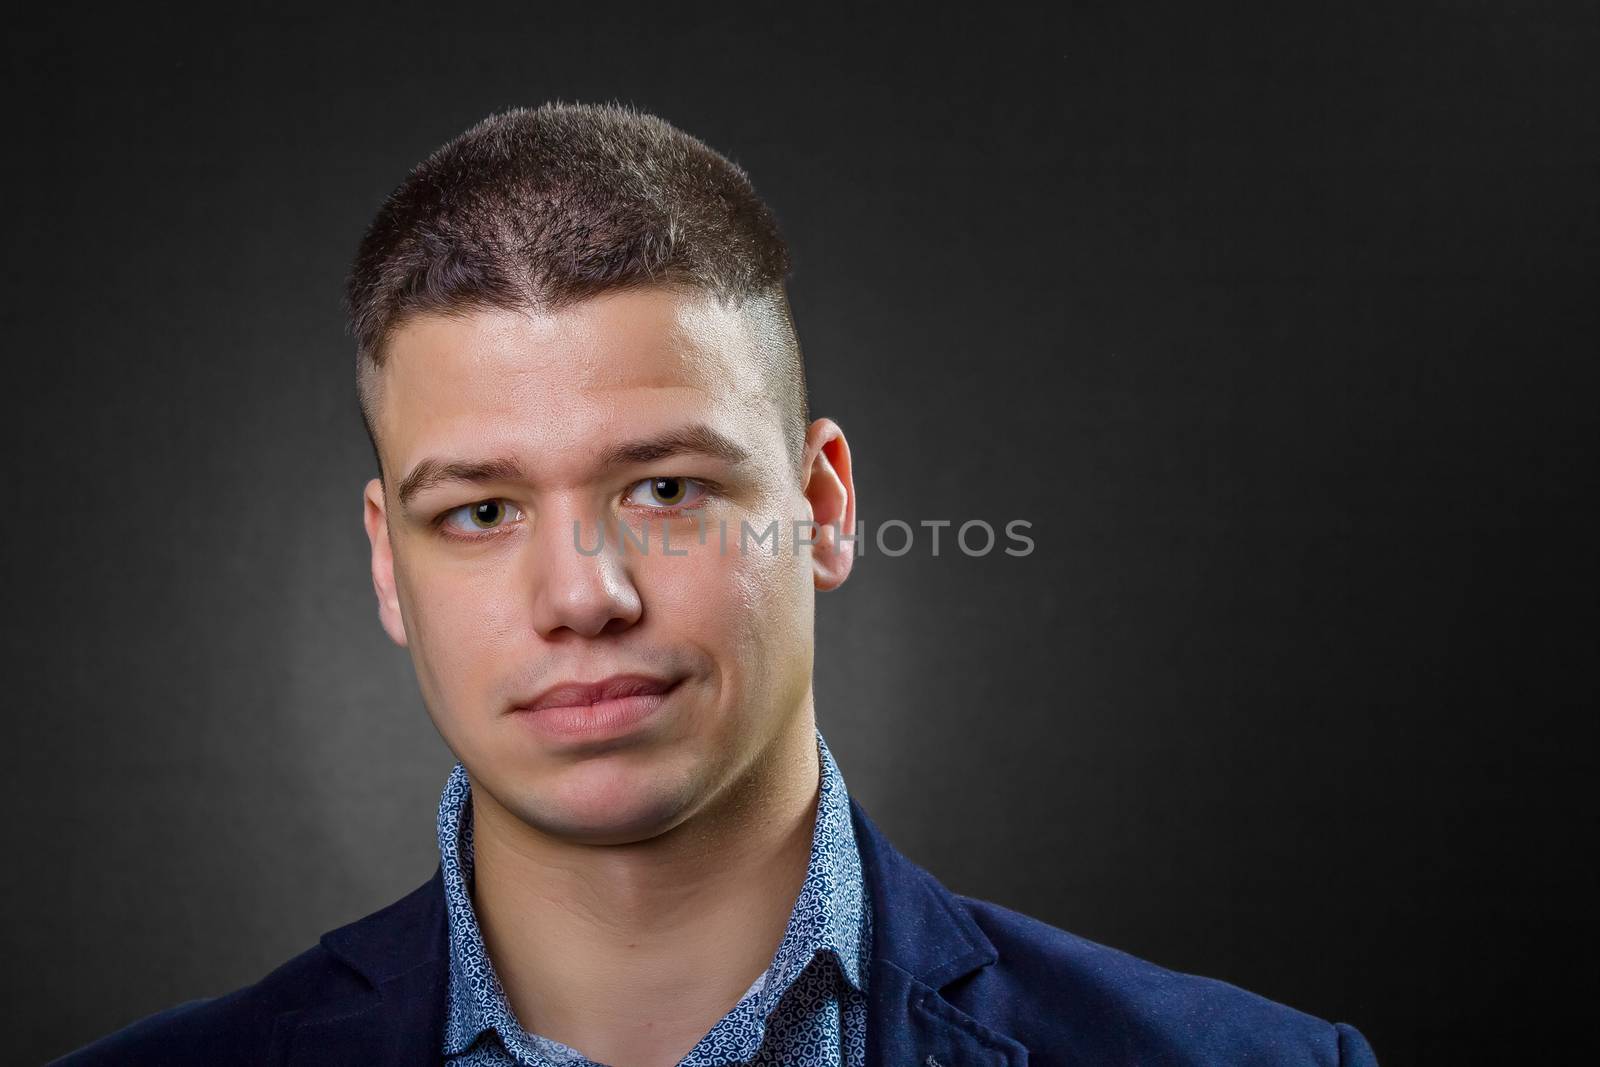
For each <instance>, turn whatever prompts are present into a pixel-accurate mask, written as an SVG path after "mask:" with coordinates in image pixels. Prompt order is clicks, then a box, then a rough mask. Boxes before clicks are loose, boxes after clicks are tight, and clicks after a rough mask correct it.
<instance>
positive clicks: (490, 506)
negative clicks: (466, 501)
mask: <svg viewBox="0 0 1600 1067" xmlns="http://www.w3.org/2000/svg"><path fill="white" fill-rule="evenodd" d="M505 510H506V509H505V508H504V507H503V506H501V504H500V501H498V500H485V501H482V502H481V503H477V504H474V505H472V508H471V511H470V512H469V513H470V514H471V516H472V522H473V525H475V526H477V527H478V528H479V529H483V530H491V529H493V528H494V527H495V526H497V525H498V524H499V521H500V519H501V518H502V517H504V515H505Z"/></svg>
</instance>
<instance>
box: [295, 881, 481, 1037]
mask: <svg viewBox="0 0 1600 1067" xmlns="http://www.w3.org/2000/svg"><path fill="white" fill-rule="evenodd" d="M448 937H449V935H448V927H447V923H446V918H445V907H444V883H443V878H442V874H441V872H439V871H437V870H436V871H435V872H434V875H433V878H431V879H430V880H429V881H428V882H427V883H426V884H424V885H423V886H422V887H421V888H419V889H417V890H415V891H413V892H412V893H411V894H409V895H408V896H406V897H403V898H401V899H400V900H398V901H396V902H395V903H393V904H391V905H389V906H388V907H387V908H384V909H383V910H382V911H379V912H376V913H374V914H372V915H369V916H367V917H366V918H364V919H360V920H358V921H356V922H353V923H351V924H349V925H348V926H343V927H340V928H339V929H337V930H333V931H330V932H329V933H327V934H324V935H323V937H322V945H323V947H324V948H326V949H327V950H328V951H329V952H331V953H332V954H333V955H334V956H336V957H338V958H339V959H340V960H341V961H342V962H343V963H345V964H346V965H348V966H349V967H351V968H353V969H354V970H355V971H356V972H357V973H358V974H360V975H361V976H362V978H364V979H365V980H366V982H367V984H368V986H369V988H368V989H367V990H365V991H364V993H363V994H362V995H359V996H357V997H355V998H353V999H350V998H345V999H339V1000H335V1001H333V1002H331V1003H327V1004H323V1005H319V1006H317V1007H315V1008H310V1009H306V1010H304V1011H296V1012H289V1013H287V1014H285V1015H282V1016H280V1017H279V1018H278V1020H277V1023H276V1025H275V1028H274V1030H273V1039H272V1054H271V1055H270V1056H269V1057H268V1062H270V1063H274V1064H283V1065H285V1067H287V1065H293V1067H309V1065H318V1064H330V1065H331V1064H352V1063H362V1064H393V1065H403V1067H410V1065H415V1067H422V1065H424V1064H428V1065H436V1064H437V1063H438V1062H439V1057H440V1050H441V1048H442V1045H443V1041H444V1014H445V999H446V986H447V983H448V981H449V973H450V972H449V962H448V955H447V953H448Z"/></svg>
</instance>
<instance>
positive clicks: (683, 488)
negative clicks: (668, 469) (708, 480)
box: [650, 478, 689, 508]
mask: <svg viewBox="0 0 1600 1067" xmlns="http://www.w3.org/2000/svg"><path fill="white" fill-rule="evenodd" d="M688 493H689V486H688V483H687V481H686V480H685V479H683V478H652V479H650V497H651V499H653V500H654V501H655V502H656V503H657V504H661V505H663V506H664V507H669V508H670V507H674V506H675V505H677V504H678V503H680V502H681V501H682V500H683V498H684V497H685V496H687V495H688Z"/></svg>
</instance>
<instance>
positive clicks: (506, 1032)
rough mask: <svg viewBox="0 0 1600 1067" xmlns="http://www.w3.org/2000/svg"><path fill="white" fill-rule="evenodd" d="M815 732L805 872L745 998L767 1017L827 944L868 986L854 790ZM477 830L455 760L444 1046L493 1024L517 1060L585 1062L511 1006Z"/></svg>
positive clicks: (442, 854)
mask: <svg viewBox="0 0 1600 1067" xmlns="http://www.w3.org/2000/svg"><path fill="white" fill-rule="evenodd" d="M816 738H817V755H818V760H819V763H820V764H821V775H820V788H819V791H818V798H817V812H816V822H815V828H814V829H813V831H812V835H811V855H810V859H809V861H808V863H807V866H806V875H805V880H804V881H803V882H802V883H801V886H800V893H799V896H798V897H797V898H796V900H795V905H794V909H793V911H791V912H790V915H789V923H788V926H787V927H786V928H785V930H784V934H783V939H782V941H781V942H780V943H779V945H778V950H777V952H776V953H775V954H774V955H773V959H772V964H771V966H770V967H769V968H768V969H767V971H766V973H765V974H763V975H762V976H761V977H759V978H757V979H756V981H755V984H754V985H752V986H751V987H750V990H749V991H748V992H746V993H745V998H748V997H750V996H751V995H752V994H754V995H755V996H756V997H757V1001H756V1004H755V1007H756V1012H757V1015H758V1016H759V1017H760V1018H762V1019H765V1018H767V1017H768V1016H770V1015H771V1013H772V1012H773V1011H774V1010H775V1009H776V1008H777V1006H778V1002H779V1000H780V999H781V998H782V996H783V994H784V992H785V991H787V990H788V988H789V987H790V985H792V984H793V982H794V980H795V979H796V978H798V977H799V976H800V974H801V972H803V971H804V970H805V968H806V967H807V966H808V965H809V964H810V963H811V961H812V959H813V958H815V957H816V955H817V954H818V953H819V952H824V951H826V952H828V953H830V954H831V955H832V956H833V957H834V959H835V961H836V963H837V965H838V967H839V970H840V973H841V974H842V975H843V976H844V978H845V980H846V981H848V982H849V983H850V985H851V986H853V987H854V988H855V989H857V990H858V991H865V988H866V986H865V980H866V973H867V953H868V952H870V951H871V945H872V936H871V926H870V923H871V904H870V901H869V900H868V899H867V895H866V893H867V890H866V884H865V882H864V880H863V878H862V870H861V855H860V852H859V850H858V848H857V845H856V837H855V828H854V826H853V824H852V822H851V818H850V797H849V794H848V792H847V791H846V789H845V784H844V777H843V775H841V774H840V772H839V767H838V764H837V763H836V762H835V761H834V758H833V753H832V752H830V751H829V749H828V744H827V742H826V741H825V740H823V737H822V732H821V731H820V730H818V731H817V734H816ZM472 829H473V821H472V787H471V781H470V779H469V778H468V776H467V771H466V768H465V767H464V766H462V765H461V764H460V763H457V764H456V765H455V767H454V768H453V769H452V770H451V772H450V777H449V779H448V780H447V781H446V782H445V787H444V792H443V793H442V794H441V796H440V798H439V820H438V834H439V858H440V868H441V872H442V874H443V881H444V896H445V909H446V912H447V913H448V918H449V932H450V979H449V994H448V1005H447V1006H448V1013H447V1020H446V1025H445V1048H444V1053H445V1055H446V1056H453V1055H456V1054H458V1053H460V1052H464V1051H465V1050H466V1049H468V1048H470V1047H471V1046H472V1045H473V1044H474V1043H475V1042H476V1041H477V1040H478V1039H479V1038H480V1037H481V1036H482V1035H483V1034H484V1033H485V1032H486V1031H488V1030H494V1031H495V1032H496V1033H497V1034H499V1036H500V1040H501V1041H502V1042H503V1043H504V1044H505V1046H506V1048H507V1050H508V1051H509V1052H511V1053H512V1055H513V1056H515V1057H516V1058H518V1059H519V1060H523V1061H544V1062H554V1063H562V1062H583V1061H582V1057H581V1056H579V1055H578V1054H577V1053H576V1052H575V1051H574V1050H573V1049H571V1048H569V1047H568V1046H566V1045H563V1044H560V1043H559V1042H556V1041H551V1040H549V1039H547V1038H542V1037H539V1036H537V1035H532V1034H528V1033H526V1032H525V1031H524V1030H523V1029H522V1028H521V1026H520V1025H518V1023H517V1021H516V1017H515V1016H514V1015H513V1014H512V1011H511V1007H510V1003H509V1001H507V999H506V996H505V992H504V990H503V989H502V988H501V985H500V979H499V976H498V975H497V974H496V973H495V969H494V965H493V963H492V962H491V961H490V959H489V954H488V950H487V949H486V948H485V946H484V943H483V935H482V933H481V931H480V930H479V928H478V919H477V914H476V913H475V912H474V911H473V907H472V867H473V850H472ZM743 999H744V998H741V1003H742V1002H743Z"/></svg>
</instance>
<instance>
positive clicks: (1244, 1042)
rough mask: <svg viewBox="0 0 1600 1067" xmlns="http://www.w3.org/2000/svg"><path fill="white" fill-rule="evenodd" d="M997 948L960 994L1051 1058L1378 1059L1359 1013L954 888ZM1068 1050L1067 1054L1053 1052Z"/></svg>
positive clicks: (1041, 1057)
mask: <svg viewBox="0 0 1600 1067" xmlns="http://www.w3.org/2000/svg"><path fill="white" fill-rule="evenodd" d="M954 899H955V901H956V903H957V906H958V907H960V908H962V909H964V910H965V911H966V913H967V914H968V915H969V916H970V917H971V918H972V919H973V921H975V922H976V923H977V924H978V926H979V928H980V929H982V930H983V932H984V933H985V934H986V935H987V936H988V938H989V939H990V941H992V942H993V943H994V947H995V951H996V952H997V953H998V959H997V960H996V961H995V964H994V965H993V966H991V967H987V968H984V970H983V971H981V972H980V973H979V974H978V975H977V976H975V977H974V979H973V980H972V981H971V982H970V983H969V984H968V985H967V986H965V987H963V988H962V989H960V990H956V991H952V992H951V993H949V994H947V998H948V999H950V1000H951V1002H952V1003H956V1004H958V1005H960V1006H962V1007H963V1009H964V1010H967V1011H970V1012H971V1013H972V1014H974V1015H975V1016H977V1017H980V1018H982V1017H986V1021H987V1022H989V1023H990V1025H995V1026H997V1027H998V1028H999V1029H1001V1030H1002V1031H1004V1032H1008V1033H1010V1034H1012V1035H1013V1036H1015V1037H1016V1038H1017V1039H1018V1040H1019V1041H1021V1042H1022V1043H1023V1044H1024V1045H1027V1046H1028V1047H1029V1048H1030V1049H1037V1050H1038V1051H1037V1052H1036V1053H1035V1058H1034V1060H1032V1061H1030V1062H1037V1063H1039V1064H1041V1065H1043V1064H1046V1063H1051V1062H1065V1061H1066V1057H1067V1056H1068V1055H1071V1056H1072V1057H1073V1058H1074V1059H1085V1058H1086V1059H1089V1060H1091V1061H1094V1062H1140V1063H1162V1064H1213V1063H1218V1064H1220V1063H1226V1064H1231V1065H1244V1064H1263V1065H1264V1064H1274V1065H1277V1064H1327V1065H1330V1067H1332V1065H1340V1067H1376V1063H1377V1061H1376V1059H1375V1058H1373V1055H1372V1051H1371V1048H1370V1047H1369V1046H1368V1045H1367V1042H1366V1040H1365V1039H1364V1038H1363V1037H1362V1035H1361V1034H1360V1033H1359V1032H1358V1031H1357V1030H1356V1029H1355V1028H1354V1027H1352V1026H1349V1025H1348V1024H1343V1023H1339V1024H1335V1023H1330V1022H1328V1021H1327V1020H1325V1019H1320V1018H1318V1017H1316V1016H1314V1015H1310V1014H1307V1013H1306V1012H1303V1011H1299V1010H1297V1009H1295V1008H1291V1007H1289V1006H1288V1005H1286V1004H1280V1003H1278V1002H1276V1001H1273V1000H1269V999H1267V998H1266V997H1263V996H1260V995H1258V994H1255V993H1251V992H1249V991H1248V990H1245V989H1241V988H1240V987H1238V986H1235V985H1232V984H1230V983H1228V982H1223V981H1220V980H1217V979H1214V978H1205V977H1201V976H1199V975H1194V974H1185V973H1183V972H1180V971H1174V970H1170V969H1168V968H1165V967H1162V966H1160V965H1158V964H1155V963H1152V962H1150V961H1148V960H1144V959H1140V958H1139V957H1137V956H1133V955H1131V954H1129V953H1127V952H1123V951H1121V950H1119V949H1115V948H1111V947H1110V946H1108V945H1103V944H1100V943H1098V942H1095V941H1091V940H1089V939H1088V938H1085V937H1080V936H1078V935H1076V934H1073V933H1071V932H1069V931H1067V930H1063V929H1060V928H1059V927H1055V926H1051V925H1049V924H1048V923H1045V922H1043V921H1041V920H1039V919H1036V918H1033V917H1031V916H1028V915H1024V914H1022V913H1020V912H1017V911H1013V910H1011V909H1010V908H1006V907H1002V906H1001V905H999V904H995V903H993V902H991V901H986V900H979V899H976V898H973V897H966V896H960V895H954ZM1058 1049H1059V1050H1061V1051H1060V1056H1061V1059H1059V1060H1053V1059H1050V1058H1048V1057H1049V1056H1050V1053H1051V1052H1052V1051H1054V1050H1058Z"/></svg>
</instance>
